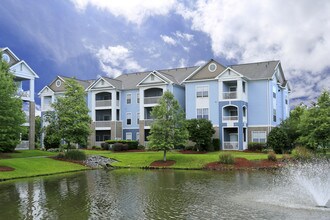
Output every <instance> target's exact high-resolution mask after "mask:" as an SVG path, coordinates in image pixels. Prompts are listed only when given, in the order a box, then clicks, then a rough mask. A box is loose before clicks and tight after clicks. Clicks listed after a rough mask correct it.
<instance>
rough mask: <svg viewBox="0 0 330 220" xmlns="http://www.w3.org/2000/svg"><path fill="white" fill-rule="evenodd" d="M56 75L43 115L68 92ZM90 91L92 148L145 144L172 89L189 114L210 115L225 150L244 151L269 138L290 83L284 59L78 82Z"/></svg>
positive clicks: (285, 110)
mask: <svg viewBox="0 0 330 220" xmlns="http://www.w3.org/2000/svg"><path fill="white" fill-rule="evenodd" d="M65 79H66V77H62V76H58V77H56V79H55V80H53V81H52V82H51V83H50V84H49V85H48V86H45V87H44V88H43V89H42V90H41V91H40V93H39V96H40V98H41V110H42V114H43V113H44V112H46V111H51V110H52V109H51V103H53V102H54V101H55V100H56V96H58V95H62V94H63V93H64V91H65V88H64V86H63V85H64V82H65ZM77 82H79V83H80V84H81V85H82V86H83V87H84V88H85V91H86V102H87V105H88V108H89V109H90V116H91V118H92V125H91V126H92V130H93V132H92V134H91V136H90V139H89V142H90V146H93V145H100V144H101V143H102V142H104V141H105V140H109V139H125V140H139V142H140V144H142V145H146V143H147V136H148V134H149V132H150V125H151V124H152V122H153V119H152V118H151V114H150V113H151V111H152V108H153V107H154V106H155V105H157V103H158V100H159V99H160V97H161V96H162V94H163V93H164V91H170V92H172V93H173V94H174V97H175V98H176V99H177V100H178V102H179V104H180V105H181V107H182V108H183V109H184V110H185V112H186V118H187V119H191V118H206V119H208V120H210V121H211V122H212V124H213V126H214V128H215V130H216V133H215V135H214V138H219V139H220V142H221V149H224V150H244V149H246V148H247V143H248V142H252V141H253V142H266V138H267V135H268V133H269V131H270V130H271V128H272V127H275V126H277V125H278V124H279V123H280V122H281V121H282V120H283V119H285V118H286V117H288V114H289V93H290V86H289V84H288V82H287V80H286V79H285V77H284V73H283V70H282V67H281V63H280V61H267V62H259V63H250V64H238V65H232V66H224V65H222V64H220V63H218V62H217V61H215V60H210V61H209V62H207V63H206V64H204V65H202V66H196V67H184V68H174V69H165V70H154V71H146V72H139V73H131V74H123V75H120V76H118V77H116V78H115V79H110V78H108V77H103V76H102V77H99V78H97V79H95V80H77Z"/></svg>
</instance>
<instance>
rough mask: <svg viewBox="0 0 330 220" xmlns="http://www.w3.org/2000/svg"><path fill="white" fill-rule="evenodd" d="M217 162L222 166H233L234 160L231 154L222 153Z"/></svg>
mask: <svg viewBox="0 0 330 220" xmlns="http://www.w3.org/2000/svg"><path fill="white" fill-rule="evenodd" d="M219 162H220V163H223V164H234V162H235V160H234V157H233V155H232V154H230V153H224V154H220V155H219Z"/></svg>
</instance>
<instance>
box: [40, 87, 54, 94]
mask: <svg viewBox="0 0 330 220" xmlns="http://www.w3.org/2000/svg"><path fill="white" fill-rule="evenodd" d="M45 89H49V90H50V91H51V92H52V93H53V94H54V91H53V90H52V89H51V88H49V87H48V86H45V87H44V88H42V90H41V91H40V92H39V93H38V96H40V95H41V94H42V93H43V92H44V90H45Z"/></svg>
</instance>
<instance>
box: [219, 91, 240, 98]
mask: <svg viewBox="0 0 330 220" xmlns="http://www.w3.org/2000/svg"><path fill="white" fill-rule="evenodd" d="M222 98H223V99H237V92H223V93H222Z"/></svg>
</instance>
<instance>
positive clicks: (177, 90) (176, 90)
mask: <svg viewBox="0 0 330 220" xmlns="http://www.w3.org/2000/svg"><path fill="white" fill-rule="evenodd" d="M173 95H174V97H175V98H176V99H177V100H178V102H179V104H180V106H181V108H183V109H185V91H184V87H182V86H173Z"/></svg>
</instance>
